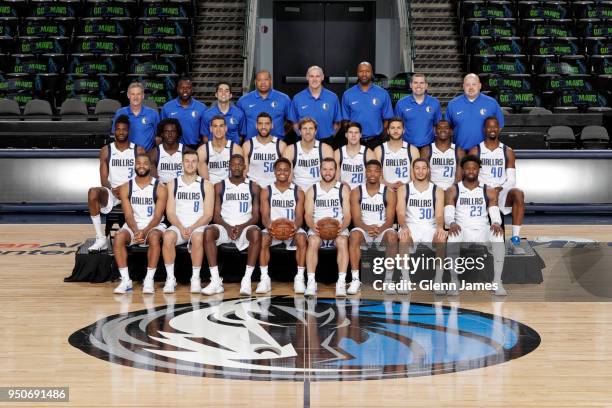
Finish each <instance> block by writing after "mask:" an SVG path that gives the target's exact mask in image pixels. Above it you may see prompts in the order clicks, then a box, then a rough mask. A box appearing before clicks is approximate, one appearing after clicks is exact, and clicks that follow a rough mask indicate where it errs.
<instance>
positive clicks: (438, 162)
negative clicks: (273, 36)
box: [429, 143, 457, 190]
mask: <svg viewBox="0 0 612 408" xmlns="http://www.w3.org/2000/svg"><path fill="white" fill-rule="evenodd" d="M430 146H431V156H430V157H429V167H430V170H431V181H432V182H433V183H434V184H435V185H436V186H438V187H440V188H441V189H443V190H447V189H448V188H449V187H450V186H452V185H453V184H455V171H456V170H457V150H456V149H455V144H454V143H452V144H451V146H450V147H449V148H448V149H446V151H445V152H443V151H441V150H440V149H438V148H437V147H436V144H435V143H432V144H431V145H430Z"/></svg>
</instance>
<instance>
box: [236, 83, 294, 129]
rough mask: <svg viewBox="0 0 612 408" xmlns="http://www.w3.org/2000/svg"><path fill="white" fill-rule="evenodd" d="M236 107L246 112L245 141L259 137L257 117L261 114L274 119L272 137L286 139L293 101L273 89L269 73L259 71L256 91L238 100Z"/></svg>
mask: <svg viewBox="0 0 612 408" xmlns="http://www.w3.org/2000/svg"><path fill="white" fill-rule="evenodd" d="M236 106H238V107H239V108H240V109H242V111H243V112H244V116H245V122H246V126H245V134H244V136H245V140H250V139H252V138H253V137H255V136H257V126H256V125H257V115H259V114H260V113H261V112H266V113H268V114H270V116H271V117H272V125H273V126H272V136H276V137H278V138H279V139H284V137H285V121H286V120H287V116H288V115H289V108H290V107H291V99H289V97H288V96H287V95H286V94H284V93H282V92H279V91H277V90H275V89H273V88H272V76H271V75H270V73H269V72H268V71H259V72H258V73H257V74H256V75H255V90H254V91H252V92H249V93H248V94H246V95H243V96H242V97H241V98H240V99H238V103H237V104H236Z"/></svg>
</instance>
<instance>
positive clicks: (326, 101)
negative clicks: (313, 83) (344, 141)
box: [289, 88, 342, 140]
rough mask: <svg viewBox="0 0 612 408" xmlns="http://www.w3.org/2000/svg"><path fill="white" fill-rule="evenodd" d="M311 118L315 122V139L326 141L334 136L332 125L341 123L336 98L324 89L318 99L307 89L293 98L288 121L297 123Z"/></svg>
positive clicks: (340, 111)
mask: <svg viewBox="0 0 612 408" xmlns="http://www.w3.org/2000/svg"><path fill="white" fill-rule="evenodd" d="M305 117H311V118H313V119H314V120H316V121H317V139H319V140H321V139H327V138H328V137H331V136H333V135H334V123H338V122H340V121H342V110H341V108H340V100H339V99H338V96H337V95H336V94H335V93H333V92H332V91H329V90H327V89H325V88H323V89H321V94H320V95H319V97H318V98H315V97H314V96H312V93H311V92H310V89H309V88H306V89H304V90H303V91H301V92H299V93H298V94H296V95H295V96H294V97H293V100H292V101H291V110H289V120H290V121H292V122H294V123H297V122H299V121H300V119H302V118H305Z"/></svg>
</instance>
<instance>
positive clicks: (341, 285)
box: [336, 281, 346, 297]
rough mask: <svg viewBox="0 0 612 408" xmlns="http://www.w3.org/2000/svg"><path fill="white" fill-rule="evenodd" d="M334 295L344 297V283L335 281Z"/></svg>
mask: <svg viewBox="0 0 612 408" xmlns="http://www.w3.org/2000/svg"><path fill="white" fill-rule="evenodd" d="M336 297H346V283H344V282H340V281H338V282H336Z"/></svg>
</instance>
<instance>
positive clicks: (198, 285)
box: [190, 278, 202, 293]
mask: <svg viewBox="0 0 612 408" xmlns="http://www.w3.org/2000/svg"><path fill="white" fill-rule="evenodd" d="M201 290H202V281H201V280H200V278H191V291H190V292H191V293H200V291H201Z"/></svg>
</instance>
